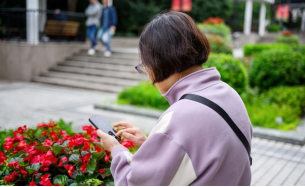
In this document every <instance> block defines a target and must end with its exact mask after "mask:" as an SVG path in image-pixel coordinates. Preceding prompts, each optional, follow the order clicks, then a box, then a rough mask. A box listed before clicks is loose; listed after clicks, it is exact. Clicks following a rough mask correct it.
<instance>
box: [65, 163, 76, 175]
mask: <svg viewBox="0 0 305 187" xmlns="http://www.w3.org/2000/svg"><path fill="white" fill-rule="evenodd" d="M64 168H65V169H66V170H67V171H68V174H69V176H70V177H72V175H73V172H74V170H75V169H74V167H73V166H72V165H71V164H67V165H65V166H64Z"/></svg>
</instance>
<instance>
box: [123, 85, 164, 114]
mask: <svg viewBox="0 0 305 187" xmlns="http://www.w3.org/2000/svg"><path fill="white" fill-rule="evenodd" d="M118 99H119V103H125V104H132V105H137V106H142V107H149V108H155V109H160V110H165V109H167V108H168V107H169V103H168V101H167V100H166V99H165V98H164V97H163V96H162V95H161V94H160V92H159V90H158V89H157V88H156V87H154V86H153V85H152V84H151V83H148V82H142V83H140V84H139V85H137V86H133V87H130V88H127V89H125V90H123V91H122V92H121V93H120V94H119V96H118Z"/></svg>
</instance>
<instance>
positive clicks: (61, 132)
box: [58, 130, 67, 136]
mask: <svg viewBox="0 0 305 187" xmlns="http://www.w3.org/2000/svg"><path fill="white" fill-rule="evenodd" d="M58 134H61V135H62V136H64V135H66V134H67V133H66V131H64V130H60V131H58Z"/></svg>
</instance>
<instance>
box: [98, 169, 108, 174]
mask: <svg viewBox="0 0 305 187" xmlns="http://www.w3.org/2000/svg"><path fill="white" fill-rule="evenodd" d="M105 171H106V169H99V170H98V172H99V173H100V174H103V173H105Z"/></svg>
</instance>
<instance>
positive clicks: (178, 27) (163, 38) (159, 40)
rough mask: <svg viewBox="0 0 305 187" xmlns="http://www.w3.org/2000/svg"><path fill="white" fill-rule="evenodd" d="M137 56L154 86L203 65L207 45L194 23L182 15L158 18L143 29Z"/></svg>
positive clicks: (206, 57)
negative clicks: (148, 70) (172, 76)
mask: <svg viewBox="0 0 305 187" xmlns="http://www.w3.org/2000/svg"><path fill="white" fill-rule="evenodd" d="M139 47H140V57H141V60H142V63H143V64H144V65H145V66H146V67H148V68H149V69H150V70H151V71H152V73H153V75H151V78H152V79H153V80H152V82H153V83H154V84H155V83H157V82H162V81H163V80H165V79H167V78H168V77H169V76H171V75H173V74H174V73H181V72H183V71H185V70H187V69H189V68H190V67H193V66H198V65H202V64H203V63H204V62H206V61H207V60H208V57H209V54H210V44H209V41H208V40H207V38H206V36H205V35H204V34H203V33H202V31H200V29H199V28H198V27H197V25H196V23H195V22H194V20H193V19H192V18H191V17H190V16H188V15H187V14H184V13H181V12H174V11H171V12H166V13H162V14H159V15H157V16H156V17H155V18H154V19H153V20H152V21H151V22H150V23H148V24H147V25H146V26H145V28H144V29H143V31H142V33H141V36H140V41H139Z"/></svg>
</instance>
